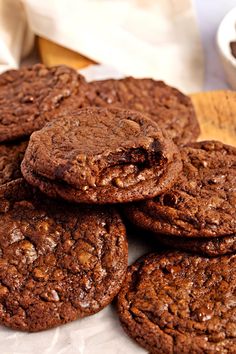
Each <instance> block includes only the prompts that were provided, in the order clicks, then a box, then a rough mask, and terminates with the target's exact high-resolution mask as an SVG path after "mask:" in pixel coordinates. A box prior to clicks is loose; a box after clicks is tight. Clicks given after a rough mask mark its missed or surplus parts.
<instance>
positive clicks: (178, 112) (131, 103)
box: [86, 77, 200, 144]
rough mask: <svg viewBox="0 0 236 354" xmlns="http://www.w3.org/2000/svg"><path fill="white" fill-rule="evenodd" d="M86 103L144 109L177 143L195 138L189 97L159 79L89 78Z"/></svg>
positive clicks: (194, 118)
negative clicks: (101, 79) (92, 79)
mask: <svg viewBox="0 0 236 354" xmlns="http://www.w3.org/2000/svg"><path fill="white" fill-rule="evenodd" d="M89 85H90V87H89V89H88V90H87V91H86V95H87V100H88V102H89V104H92V105H96V106H107V105H114V106H119V107H122V108H128V109H134V110H137V111H140V112H145V113H148V114H149V115H150V116H151V118H152V119H153V120H154V121H155V122H157V123H158V126H159V127H160V128H162V129H163V130H165V131H167V132H168V133H169V135H170V136H171V137H172V138H173V140H174V141H175V143H177V144H186V143H189V142H192V141H194V140H196V138H197V137H198V135H199V133H200V128H199V124H198V121H197V118H196V115H195V112H194V108H193V105H192V102H191V100H190V98H189V97H188V96H186V95H184V94H183V93H181V92H180V91H179V90H177V89H175V88H173V87H170V86H168V85H166V84H165V83H164V82H162V81H155V80H152V79H135V78H133V77H127V78H125V79H121V80H104V81H94V82H91V83H90V84H89Z"/></svg>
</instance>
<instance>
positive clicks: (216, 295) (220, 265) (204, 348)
mask: <svg viewBox="0 0 236 354" xmlns="http://www.w3.org/2000/svg"><path fill="white" fill-rule="evenodd" d="M235 269H236V255H230V256H222V257H220V258H207V257H200V256H193V255H190V254H187V253H182V252H170V253H164V254H151V255H147V256H145V257H143V258H141V259H139V260H138V261H136V262H135V263H134V264H133V265H132V266H130V267H129V269H128V273H127V275H126V279H125V281H124V283H123V286H122V289H121V291H120V293H119V295H118V313H119V317H120V320H121V323H122V326H123V327H124V329H125V331H126V332H127V333H128V334H129V336H131V337H132V338H133V339H135V340H136V341H137V342H138V343H139V344H140V345H141V346H143V347H144V348H146V349H147V350H148V351H149V352H150V353H153V354H154V353H155V354H180V353H181V354H190V353H195V354H198V353H199V354H203V353H206V354H215V353H224V354H233V353H235V352H236V305H235V304H236V303H235V292H236V273H235Z"/></svg>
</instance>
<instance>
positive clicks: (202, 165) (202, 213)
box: [127, 141, 236, 237]
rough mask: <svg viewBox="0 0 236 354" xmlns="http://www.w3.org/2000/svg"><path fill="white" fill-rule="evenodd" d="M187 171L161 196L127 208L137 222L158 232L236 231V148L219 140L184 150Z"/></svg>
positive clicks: (213, 234)
mask: <svg viewBox="0 0 236 354" xmlns="http://www.w3.org/2000/svg"><path fill="white" fill-rule="evenodd" d="M181 155H182V161H183V171H182V173H181V174H180V175H179V177H178V180H177V182H176V183H175V185H174V186H173V187H172V188H171V189H170V190H169V191H167V192H166V193H163V194H161V195H160V196H158V197H156V198H154V199H152V200H148V201H144V202H140V203H137V204H133V205H132V206H128V207H127V213H128V215H129V217H130V219H131V221H133V222H134V223H135V224H136V225H138V226H140V227H143V228H146V229H148V230H151V231H153V232H156V233H162V234H169V235H174V236H180V237H181V236H185V237H218V236H230V235H235V233H236V208H235V205H236V148H235V147H233V146H229V145H224V144H223V143H220V142H217V141H203V142H199V143H193V144H190V145H188V146H186V147H184V148H182V150H181Z"/></svg>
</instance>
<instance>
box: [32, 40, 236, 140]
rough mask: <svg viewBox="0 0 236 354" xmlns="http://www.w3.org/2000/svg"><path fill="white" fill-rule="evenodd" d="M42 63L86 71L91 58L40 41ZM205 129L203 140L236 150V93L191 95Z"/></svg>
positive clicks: (221, 92)
mask: <svg viewBox="0 0 236 354" xmlns="http://www.w3.org/2000/svg"><path fill="white" fill-rule="evenodd" d="M38 48H39V53H40V55H41V59H42V61H43V63H44V64H46V65H47V66H53V65H59V64H66V65H69V66H71V67H74V68H76V69H82V68H84V67H86V66H88V65H90V64H94V62H93V61H91V60H90V59H88V58H85V57H84V56H82V55H80V54H78V53H75V52H73V51H71V50H69V49H66V48H63V47H61V46H59V45H57V44H55V43H53V42H50V41H49V40H47V39H44V38H38ZM190 96H191V98H192V100H193V104H194V106H195V109H196V113H197V117H198V120H199V122H200V126H201V135H200V138H199V140H206V139H216V140H221V141H223V142H225V143H227V144H231V145H235V146H236V91H210V92H202V93H196V94H192V95H190Z"/></svg>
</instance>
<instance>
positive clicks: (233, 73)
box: [216, 7, 236, 90]
mask: <svg viewBox="0 0 236 354" xmlns="http://www.w3.org/2000/svg"><path fill="white" fill-rule="evenodd" d="M231 41H236V7H234V8H233V9H232V10H230V11H229V12H228V13H227V14H226V15H225V17H224V18H223V20H222V21H221V23H220V25H219V28H218V31H217V36H216V43H217V46H218V50H219V54H220V58H221V61H222V64H223V67H224V71H225V75H226V79H227V81H228V83H229V84H230V86H231V87H232V88H233V89H234V90H236V58H234V57H233V55H232V53H231V50H230V46H229V43H230V42H231Z"/></svg>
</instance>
